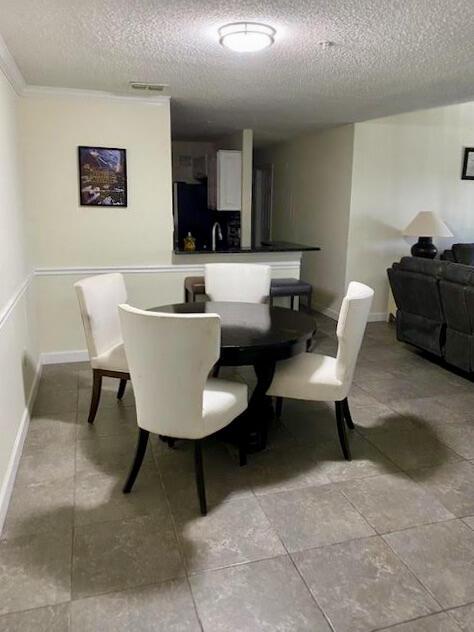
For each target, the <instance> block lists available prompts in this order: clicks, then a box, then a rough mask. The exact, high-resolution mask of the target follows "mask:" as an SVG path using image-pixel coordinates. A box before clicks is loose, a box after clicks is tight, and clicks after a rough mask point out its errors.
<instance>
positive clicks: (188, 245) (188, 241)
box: [184, 233, 196, 250]
mask: <svg viewBox="0 0 474 632" xmlns="http://www.w3.org/2000/svg"><path fill="white" fill-rule="evenodd" d="M184 249H185V250H196V239H195V238H194V237H193V236H192V235H191V233H188V234H187V236H186V237H185V238H184Z"/></svg>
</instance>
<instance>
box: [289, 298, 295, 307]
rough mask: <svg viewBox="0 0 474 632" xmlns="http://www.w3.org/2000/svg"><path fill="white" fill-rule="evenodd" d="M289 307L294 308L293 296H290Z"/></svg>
mask: <svg viewBox="0 0 474 632" xmlns="http://www.w3.org/2000/svg"><path fill="white" fill-rule="evenodd" d="M290 309H295V297H294V296H290Z"/></svg>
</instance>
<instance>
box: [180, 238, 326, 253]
mask: <svg viewBox="0 0 474 632" xmlns="http://www.w3.org/2000/svg"><path fill="white" fill-rule="evenodd" d="M316 250H321V248H320V247H319V246H305V245H304V244H294V243H292V242H289V241H263V242H262V245H261V246H249V247H248V248H245V247H244V248H226V249H219V248H217V249H216V250H209V249H206V250H181V249H179V248H175V249H174V254H176V255H214V254H216V255H222V254H248V253H254V252H255V253H263V254H265V253H267V252H312V251H316Z"/></svg>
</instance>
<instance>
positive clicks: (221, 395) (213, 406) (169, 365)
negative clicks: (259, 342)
mask: <svg viewBox="0 0 474 632" xmlns="http://www.w3.org/2000/svg"><path fill="white" fill-rule="evenodd" d="M119 313H120V319H121V323H122V331H123V337H124V341H125V350H126V353H127V358H128V363H129V367H130V375H131V379H132V383H133V389H134V393H135V402H136V407H137V423H138V426H139V428H140V433H139V438H138V445H137V451H136V455H135V460H134V462H133V465H132V469H131V470H130V474H129V477H128V479H127V482H126V483H125V486H124V488H123V491H124V493H129V492H130V491H131V489H132V486H133V484H134V482H135V479H136V477H137V474H138V472H139V470H140V466H141V464H142V461H143V457H144V454H145V450H146V446H147V442H148V436H149V433H150V432H154V433H157V434H159V435H162V436H166V437H172V438H173V439H193V440H194V454H195V471H196V484H197V490H198V495H199V502H200V506H201V513H202V514H203V515H205V514H206V511H207V508H206V494H205V488H204V475H203V467H202V451H201V439H203V438H204V437H207V436H208V435H211V434H213V433H214V432H217V431H218V430H220V429H221V428H224V427H225V426H227V425H228V424H229V423H230V422H231V421H233V420H234V419H235V418H236V417H238V416H239V415H240V414H241V413H242V412H244V410H246V408H247V386H246V385H245V384H241V383H240V382H231V381H229V380H220V379H213V378H211V379H208V374H209V371H210V369H211V368H212V366H213V365H214V364H215V362H216V360H217V359H218V358H219V353H220V318H219V316H218V315H217V314H165V313H160V312H146V311H143V310H139V309H135V308H133V307H130V306H129V305H120V307H119ZM244 432H245V428H244V424H242V433H241V445H240V450H241V455H242V452H243V451H245V443H246V436H245V434H244Z"/></svg>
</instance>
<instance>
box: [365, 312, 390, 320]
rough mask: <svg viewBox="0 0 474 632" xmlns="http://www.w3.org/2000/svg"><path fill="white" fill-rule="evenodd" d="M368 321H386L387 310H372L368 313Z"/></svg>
mask: <svg viewBox="0 0 474 632" xmlns="http://www.w3.org/2000/svg"><path fill="white" fill-rule="evenodd" d="M368 321H369V323H381V322H383V323H386V322H388V312H372V313H371V314H369V318H368Z"/></svg>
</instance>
